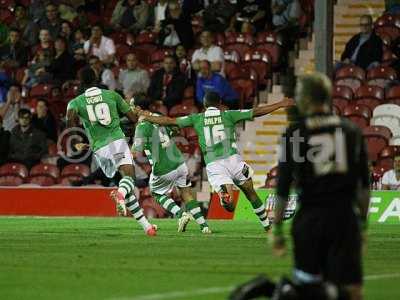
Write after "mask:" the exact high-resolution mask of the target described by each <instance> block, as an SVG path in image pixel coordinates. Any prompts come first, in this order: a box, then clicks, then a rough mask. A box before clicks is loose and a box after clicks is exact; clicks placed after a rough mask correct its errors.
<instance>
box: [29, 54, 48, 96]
mask: <svg viewBox="0 0 400 300" xmlns="http://www.w3.org/2000/svg"><path fill="white" fill-rule="evenodd" d="M51 61H52V57H51V55H50V53H49V51H47V50H39V51H38V52H37V54H36V56H35V57H34V58H33V61H32V62H31V64H30V66H29V68H28V69H26V70H25V75H24V78H23V79H22V85H24V86H26V87H28V88H31V87H33V86H35V85H38V84H39V83H48V82H50V81H51V75H50V74H49V73H48V72H46V68H48V67H49V66H50V64H51Z"/></svg>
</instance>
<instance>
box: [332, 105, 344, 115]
mask: <svg viewBox="0 0 400 300" xmlns="http://www.w3.org/2000/svg"><path fill="white" fill-rule="evenodd" d="M332 112H333V114H334V115H337V116H340V115H341V114H342V112H341V110H340V108H339V107H338V106H336V105H335V104H333V105H332Z"/></svg>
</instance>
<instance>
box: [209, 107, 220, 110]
mask: <svg viewBox="0 0 400 300" xmlns="http://www.w3.org/2000/svg"><path fill="white" fill-rule="evenodd" d="M209 109H214V110H218V107H214V106H210V107H207V110H209Z"/></svg>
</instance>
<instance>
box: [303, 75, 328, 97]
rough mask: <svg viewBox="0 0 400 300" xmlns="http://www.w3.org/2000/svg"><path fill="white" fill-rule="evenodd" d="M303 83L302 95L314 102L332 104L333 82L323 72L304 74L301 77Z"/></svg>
mask: <svg viewBox="0 0 400 300" xmlns="http://www.w3.org/2000/svg"><path fill="white" fill-rule="evenodd" d="M299 80H300V84H301V85H302V97H305V98H307V99H309V100H310V102H311V103H314V104H319V105H320V104H329V105H330V104H331V103H332V100H331V97H332V84H331V81H330V79H329V78H328V77H327V76H326V75H324V74H322V73H313V74H309V75H303V76H301V77H300V78H299Z"/></svg>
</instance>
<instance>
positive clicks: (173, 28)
mask: <svg viewBox="0 0 400 300" xmlns="http://www.w3.org/2000/svg"><path fill="white" fill-rule="evenodd" d="M160 26H161V28H160V36H159V40H160V44H161V45H163V46H167V47H175V46H177V45H179V44H183V45H184V46H185V48H187V49H190V48H192V47H193V44H194V37H193V30H192V24H191V21H190V19H189V18H187V17H186V16H184V15H183V13H182V9H181V7H180V5H179V3H178V2H177V1H173V2H169V3H168V10H167V17H166V18H165V20H163V21H161V24H160Z"/></svg>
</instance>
